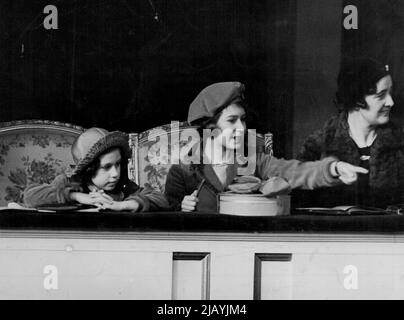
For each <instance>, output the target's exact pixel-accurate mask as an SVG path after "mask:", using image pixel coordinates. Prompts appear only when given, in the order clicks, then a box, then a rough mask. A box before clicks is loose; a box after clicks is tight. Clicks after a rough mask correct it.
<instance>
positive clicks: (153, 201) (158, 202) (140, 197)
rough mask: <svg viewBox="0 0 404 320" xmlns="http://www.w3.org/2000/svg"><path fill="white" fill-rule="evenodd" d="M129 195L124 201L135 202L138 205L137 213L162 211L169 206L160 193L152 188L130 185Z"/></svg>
mask: <svg viewBox="0 0 404 320" xmlns="http://www.w3.org/2000/svg"><path fill="white" fill-rule="evenodd" d="M131 189H132V190H131V191H132V192H131V194H130V195H129V196H127V197H126V198H125V199H124V200H136V201H137V202H138V203H139V204H140V210H139V211H143V212H144V211H164V210H168V209H169V204H168V201H167V199H166V197H165V196H164V194H162V193H161V192H158V191H156V190H154V189H152V188H140V187H139V186H138V185H137V184H135V183H132V186H131Z"/></svg>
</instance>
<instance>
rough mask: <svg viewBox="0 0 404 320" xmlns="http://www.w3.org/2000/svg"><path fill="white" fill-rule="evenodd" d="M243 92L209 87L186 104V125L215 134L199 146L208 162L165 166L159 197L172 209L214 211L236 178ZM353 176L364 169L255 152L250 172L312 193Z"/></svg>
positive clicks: (238, 87) (232, 86) (227, 85)
mask: <svg viewBox="0 0 404 320" xmlns="http://www.w3.org/2000/svg"><path fill="white" fill-rule="evenodd" d="M243 93H244V85H243V84H241V83H239V82H224V83H215V84H212V85H210V86H208V87H207V88H205V89H204V90H202V91H201V92H200V93H199V95H198V96H197V97H196V98H195V100H194V101H193V102H192V103H191V105H190V108H189V113H188V122H189V123H190V124H192V125H196V126H198V127H199V128H200V129H219V132H220V133H219V134H217V135H216V136H214V137H212V138H211V139H208V141H207V143H206V144H205V145H204V146H203V150H204V151H203V152H204V159H206V158H207V159H208V160H209V161H208V163H206V161H204V163H203V164H183V163H181V164H179V165H173V166H172V167H171V168H170V171H169V173H168V176H167V182H166V188H165V193H166V197H167V199H168V201H169V202H170V205H171V206H172V208H173V209H175V210H182V211H188V212H190V211H205V212H217V194H218V193H220V192H223V191H225V190H226V189H227V188H228V186H229V185H230V184H231V183H232V181H233V180H234V178H235V177H236V175H237V163H235V161H231V160H232V159H231V156H234V150H235V149H237V148H239V147H240V146H241V143H242V139H241V135H243V134H244V131H245V130H246V124H245V115H246V111H245V100H244V96H243ZM210 150H211V152H210ZM358 173H361V174H366V173H367V170H366V169H364V168H360V167H356V166H352V165H350V164H348V163H345V162H341V161H338V160H337V159H336V158H333V157H328V158H325V159H323V160H321V161H315V162H306V163H303V162H300V161H297V160H284V159H277V158H275V157H272V156H270V155H265V154H257V159H256V168H255V173H254V174H255V176H257V177H259V178H260V179H262V180H267V179H269V178H271V177H281V178H283V179H284V182H285V183H286V184H288V186H289V187H290V188H292V189H294V188H305V189H314V188H318V187H328V186H334V185H337V184H340V183H346V184H350V183H354V182H355V181H356V180H357V176H358ZM202 181H203V182H202ZM197 189H199V190H198V191H196V190H197Z"/></svg>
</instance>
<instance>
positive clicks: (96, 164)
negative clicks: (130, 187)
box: [77, 147, 129, 192]
mask: <svg viewBox="0 0 404 320" xmlns="http://www.w3.org/2000/svg"><path fill="white" fill-rule="evenodd" d="M115 149H118V150H119V151H120V153H121V158H122V159H121V176H120V178H119V181H118V184H117V185H116V187H115V190H116V191H121V190H122V188H123V186H124V185H125V184H126V183H127V182H128V180H129V177H128V159H126V157H125V152H123V150H122V149H121V148H119V147H111V148H108V149H107V150H105V151H104V152H102V153H101V154H100V155H99V156H98V157H97V158H96V159H94V161H93V162H91V163H90V164H89V165H88V166H87V168H86V169H85V170H84V171H83V173H82V174H81V175H80V177H77V178H80V180H81V183H82V185H83V187H84V188H87V186H88V185H89V184H91V183H92V178H94V176H95V174H96V173H97V170H98V169H99V168H100V165H101V160H100V159H101V157H102V156H103V155H105V154H107V153H110V152H111V151H112V150H115ZM88 191H89V190H86V189H85V192H88Z"/></svg>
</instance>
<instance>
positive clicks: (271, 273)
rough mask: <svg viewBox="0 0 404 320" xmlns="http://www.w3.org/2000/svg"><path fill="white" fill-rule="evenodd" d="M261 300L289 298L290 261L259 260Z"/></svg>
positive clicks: (291, 276)
mask: <svg viewBox="0 0 404 320" xmlns="http://www.w3.org/2000/svg"><path fill="white" fill-rule="evenodd" d="M258 280H260V281H261V300H274V299H291V298H292V290H293V273H292V262H291V261H261V279H258Z"/></svg>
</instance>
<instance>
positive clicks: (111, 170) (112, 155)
mask: <svg viewBox="0 0 404 320" xmlns="http://www.w3.org/2000/svg"><path fill="white" fill-rule="evenodd" d="M121 159H122V157H121V151H120V150H119V149H118V148H117V149H113V150H111V151H110V152H108V153H106V154H104V155H102V156H101V157H100V166H99V168H98V169H97V171H96V173H95V175H94V177H93V178H92V179H91V180H92V182H93V184H94V185H95V186H96V187H97V188H98V189H102V190H105V191H111V190H114V189H115V187H116V185H117V184H118V182H119V178H120V177H121Z"/></svg>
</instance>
